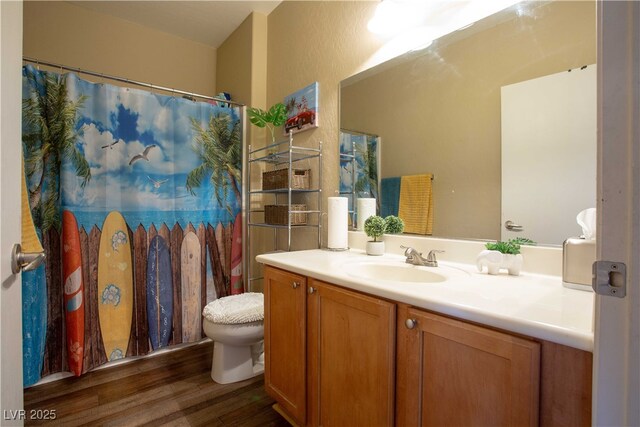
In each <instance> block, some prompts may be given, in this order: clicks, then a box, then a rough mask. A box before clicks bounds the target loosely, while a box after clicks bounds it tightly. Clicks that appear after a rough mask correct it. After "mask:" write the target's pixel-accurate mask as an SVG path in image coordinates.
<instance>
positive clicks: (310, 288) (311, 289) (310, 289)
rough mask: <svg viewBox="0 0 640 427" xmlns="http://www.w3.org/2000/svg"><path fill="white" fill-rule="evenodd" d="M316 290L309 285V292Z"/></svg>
mask: <svg viewBox="0 0 640 427" xmlns="http://www.w3.org/2000/svg"><path fill="white" fill-rule="evenodd" d="M315 291H316V288H314V287H313V286H309V293H310V294H312V293H314V292H315Z"/></svg>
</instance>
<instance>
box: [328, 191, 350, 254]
mask: <svg viewBox="0 0 640 427" xmlns="http://www.w3.org/2000/svg"><path fill="white" fill-rule="evenodd" d="M328 202H329V207H328V211H327V212H328V216H329V218H328V226H327V228H328V229H327V233H328V238H327V247H328V248H329V249H335V250H342V249H347V248H348V246H349V243H348V240H349V225H348V221H349V208H348V199H347V198H346V197H329V198H328Z"/></svg>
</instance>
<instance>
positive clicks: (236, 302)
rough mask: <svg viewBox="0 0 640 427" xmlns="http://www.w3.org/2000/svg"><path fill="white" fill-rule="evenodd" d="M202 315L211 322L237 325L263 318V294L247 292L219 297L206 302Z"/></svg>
mask: <svg viewBox="0 0 640 427" xmlns="http://www.w3.org/2000/svg"><path fill="white" fill-rule="evenodd" d="M202 315H203V316H204V317H205V318H206V319H207V320H208V321H210V322H212V323H218V324H225V325H237V324H242V323H250V322H258V321H261V320H264V296H263V295H262V294H261V293H255V292H247V293H244V294H238V295H231V296H227V297H223V298H219V299H217V300H215V301H212V302H210V303H209V304H207V305H206V306H205V308H204V310H203V311H202Z"/></svg>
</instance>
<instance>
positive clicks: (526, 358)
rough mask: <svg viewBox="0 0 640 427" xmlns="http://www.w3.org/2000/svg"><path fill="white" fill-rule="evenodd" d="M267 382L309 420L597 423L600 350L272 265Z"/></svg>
mask: <svg viewBox="0 0 640 427" xmlns="http://www.w3.org/2000/svg"><path fill="white" fill-rule="evenodd" d="M264 295H265V387H266V389H267V392H268V393H269V394H270V395H271V396H272V397H273V398H274V399H275V400H276V401H277V402H278V408H277V409H278V410H279V411H281V412H282V413H283V414H284V415H286V416H287V417H289V419H290V420H292V422H293V423H295V424H296V425H300V426H302V425H308V426H326V427H331V426H350V427H355V426H367V427H368V426H393V425H396V426H399V427H405V426H445V425H452V426H468V425H517V426H527V425H528V426H541V427H551V426H568V425H570V426H589V425H591V379H592V376H591V369H592V354H591V353H589V352H587V351H583V350H578V349H575V348H571V347H567V346H564V345H560V344H555V343H552V342H549V341H544V340H540V339H536V338H529V337H524V336H518V335H517V334H514V333H510V332H505V331H500V330H496V329H493V328H491V327H486V326H484V325H478V324H474V323H472V322H468V321H463V320H459V319H454V318H451V317H448V316H445V315H440V314H436V313H433V312H429V311H427V310H424V309H420V308H415V307H412V306H409V305H406V304H402V303H396V302H393V301H387V300H384V299H381V298H377V297H374V296H370V295H367V294H364V293H361V292H356V291H353V290H350V289H346V288H343V287H340V286H337V285H332V284H329V283H324V282H322V281H318V280H315V279H312V278H307V277H304V276H302V275H299V274H295V273H290V272H287V271H284V270H280V269H278V268H274V267H271V266H265V288H264Z"/></svg>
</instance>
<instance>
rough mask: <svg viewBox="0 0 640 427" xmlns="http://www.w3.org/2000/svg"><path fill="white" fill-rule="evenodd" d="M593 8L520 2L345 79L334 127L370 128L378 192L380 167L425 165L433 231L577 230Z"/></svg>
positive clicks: (548, 235) (591, 163)
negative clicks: (374, 143) (374, 141)
mask: <svg viewBox="0 0 640 427" xmlns="http://www.w3.org/2000/svg"><path fill="white" fill-rule="evenodd" d="M595 15H596V4H595V1H552V2H539V1H533V2H522V3H519V4H516V5H514V6H512V7H510V8H508V9H505V10H503V11H501V12H499V13H497V14H495V15H493V16H490V17H488V18H485V19H483V20H481V21H478V22H476V23H475V24H473V25H471V26H468V27H466V28H464V29H461V30H458V31H456V32H454V33H451V34H448V35H446V36H443V37H442V38H440V39H438V40H435V41H434V42H433V43H432V44H431V46H429V47H428V48H426V49H424V50H422V51H418V52H410V53H408V54H404V55H402V56H400V57H398V58H395V59H393V60H391V61H388V62H386V63H383V64H380V65H378V66H376V67H374V68H371V69H369V70H366V71H364V72H362V73H359V74H357V75H354V76H352V77H350V78H348V79H346V80H344V81H342V82H341V86H340V87H341V91H340V127H341V129H343V130H345V131H348V132H350V133H351V134H361V135H375V136H376V138H378V139H377V141H378V143H377V147H378V148H379V154H378V155H379V159H378V161H379V166H378V171H377V172H378V176H379V178H381V179H382V180H383V184H382V185H381V187H380V193H381V194H380V196H379V197H380V199H382V200H383V201H384V199H385V196H386V195H385V193H384V192H385V185H384V184H385V181H384V180H385V179H387V180H388V181H387V182H390V181H391V180H392V179H397V178H398V177H406V176H412V175H419V174H432V176H433V180H432V183H431V191H432V205H431V206H430V209H431V210H432V216H433V218H432V220H433V227H432V230H430V231H432V233H431V235H433V236H436V237H448V238H463V239H492V240H493V239H508V238H511V237H527V238H531V239H533V240H535V241H537V242H538V243H539V244H549V245H558V244H561V243H562V241H563V240H564V239H566V238H567V237H570V236H578V235H580V234H581V229H580V227H579V226H578V225H577V223H576V215H577V214H578V213H579V212H580V211H581V210H583V209H587V208H591V207H595V204H596V196H595V193H596V97H595V96H596V95H595V94H596V79H595V76H596V73H595V64H596V16H595ZM343 166H344V165H343ZM343 187H344V186H341V188H343ZM507 221H511V224H514V227H510V229H507V228H506V227H505V223H506V222H507ZM517 226H520V227H521V228H518V227H517Z"/></svg>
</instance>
